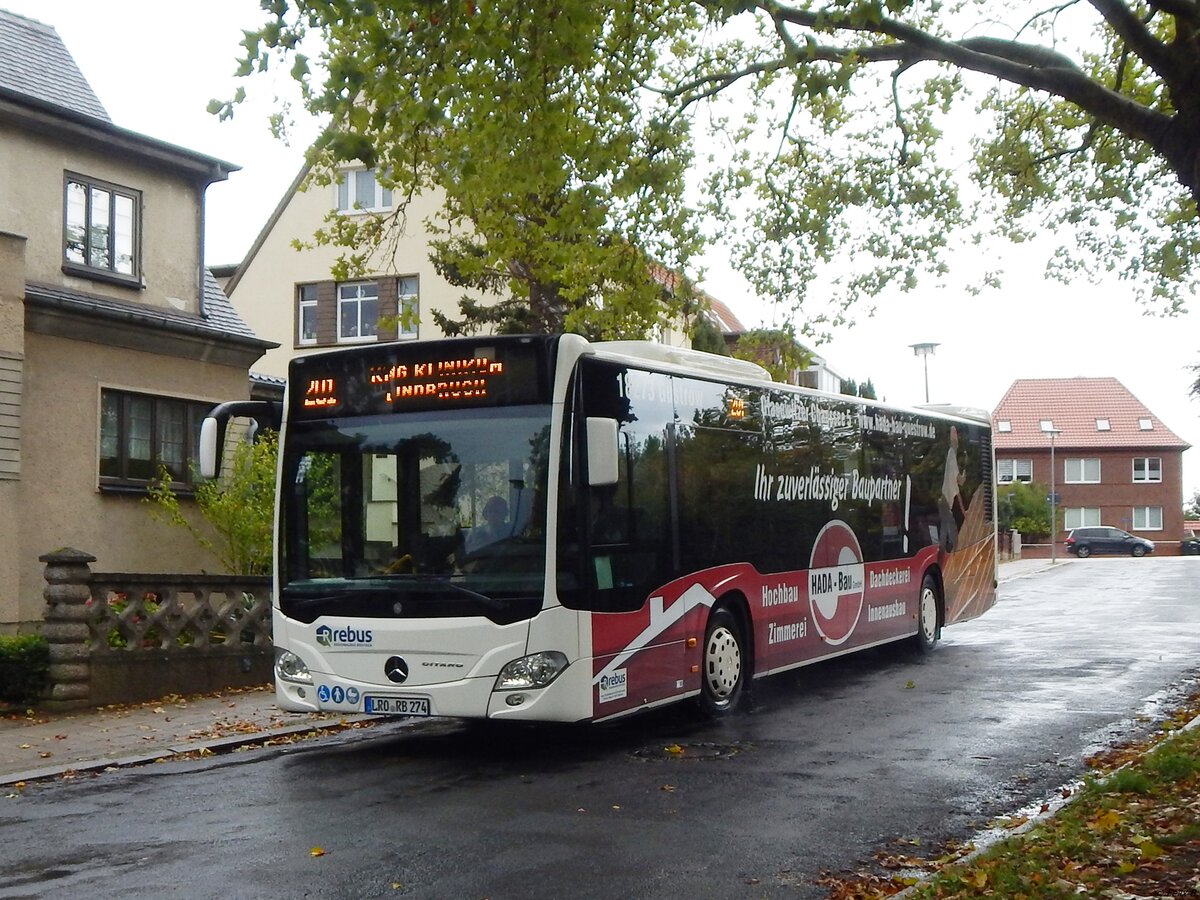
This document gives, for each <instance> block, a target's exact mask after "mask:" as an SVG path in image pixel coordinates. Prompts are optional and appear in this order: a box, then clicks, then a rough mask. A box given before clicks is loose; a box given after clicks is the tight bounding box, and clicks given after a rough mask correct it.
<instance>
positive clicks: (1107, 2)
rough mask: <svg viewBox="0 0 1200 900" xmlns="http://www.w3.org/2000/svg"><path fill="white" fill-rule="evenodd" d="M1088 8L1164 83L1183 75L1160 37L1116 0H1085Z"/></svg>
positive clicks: (1176, 61) (1177, 81) (1171, 82)
mask: <svg viewBox="0 0 1200 900" xmlns="http://www.w3.org/2000/svg"><path fill="white" fill-rule="evenodd" d="M1088 2H1089V3H1090V4H1091V5H1092V8H1093V9H1095V10H1096V12H1098V13H1100V15H1101V16H1103V17H1104V21H1105V22H1107V23H1108V24H1109V27H1110V28H1112V30H1113V31H1115V32H1116V33H1117V34H1118V35H1119V36H1120V37H1121V38H1122V39H1123V40H1124V41H1125V43H1126V44H1127V45H1129V47H1130V48H1131V49H1132V50H1133V52H1134V53H1136V54H1137V55H1138V56H1140V57H1141V58H1142V59H1143V60H1145V61H1146V65H1148V66H1150V68H1152V69H1153V70H1154V71H1155V72H1157V73H1158V74H1159V75H1160V76H1161V77H1162V79H1163V80H1164V81H1166V82H1167V83H1168V84H1178V83H1179V80H1180V78H1181V77H1182V76H1183V72H1182V71H1181V67H1180V65H1179V62H1178V60H1177V59H1176V58H1175V56H1174V55H1173V54H1172V53H1171V52H1170V51H1169V50H1168V49H1167V48H1166V47H1165V46H1164V45H1163V43H1162V41H1160V40H1159V39H1158V38H1156V37H1155V36H1154V35H1153V34H1151V33H1150V30H1149V29H1148V28H1147V27H1146V25H1145V23H1144V22H1142V20H1141V19H1139V18H1138V17H1137V16H1136V15H1134V13H1133V10H1132V9H1130V8H1129V7H1128V6H1126V5H1125V4H1124V3H1120V2H1118V0H1088Z"/></svg>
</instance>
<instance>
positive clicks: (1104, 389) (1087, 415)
mask: <svg viewBox="0 0 1200 900" xmlns="http://www.w3.org/2000/svg"><path fill="white" fill-rule="evenodd" d="M1046 419H1048V420H1049V421H1050V422H1052V423H1053V425H1052V427H1053V428H1054V429H1055V430H1056V431H1058V432H1060V433H1059V435H1058V437H1057V438H1056V439H1055V445H1056V446H1058V447H1060V448H1062V447H1079V448H1085V447H1087V448H1090V447H1095V448H1104V447H1113V448H1117V447H1161V448H1178V449H1180V450H1183V449H1186V448H1187V447H1189V446H1191V445H1190V444H1188V443H1187V441H1185V440H1183V439H1182V438H1180V437H1179V436H1178V435H1177V434H1175V433H1174V432H1172V431H1171V429H1169V428H1167V426H1166V425H1164V424H1163V423H1162V420H1160V419H1159V418H1158V417H1157V416H1156V415H1154V413H1152V412H1150V410H1149V409H1147V408H1146V406H1145V404H1143V403H1142V401H1140V400H1139V399H1138V398H1137V397H1135V396H1134V395H1133V394H1131V393H1130V392H1129V389H1128V388H1127V387H1125V385H1123V384H1121V382H1119V381H1118V380H1117V379H1115V378H1022V379H1018V380H1017V381H1014V382H1013V383H1012V387H1010V388H1009V389H1008V392H1007V393H1006V394H1005V395H1004V397H1003V398H1002V399H1001V400H1000V403H999V404H998V405H997V406H996V410H995V412H993V413H992V440H993V443H994V444H995V447H996V449H998V450H999V449H1025V448H1032V447H1038V448H1041V447H1045V446H1047V445H1048V442H1049V438H1048V437H1047V436H1046V434H1045V433H1044V432H1043V431H1042V427H1041V423H1042V421H1043V420H1046ZM1143 419H1149V420H1150V425H1151V427H1150V428H1149V429H1143V428H1142V427H1141V420H1143ZM1098 420H1106V421H1107V422H1108V426H1109V428H1108V430H1107V431H1105V430H1101V429H1100V428H1099V427H1098V426H1097V422H1098ZM1004 422H1008V423H1009V427H1010V429H1011V430H1009V431H1002V430H1001V425H1002V423H1004Z"/></svg>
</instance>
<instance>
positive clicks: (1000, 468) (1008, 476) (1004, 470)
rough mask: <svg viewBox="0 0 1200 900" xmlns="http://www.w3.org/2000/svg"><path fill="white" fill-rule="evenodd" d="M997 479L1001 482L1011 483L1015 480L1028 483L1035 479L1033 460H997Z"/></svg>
mask: <svg viewBox="0 0 1200 900" xmlns="http://www.w3.org/2000/svg"><path fill="white" fill-rule="evenodd" d="M996 480H997V481H998V482H999V483H1000V484H1009V483H1011V482H1013V481H1023V482H1025V483H1026V484H1028V483H1029V482H1031V481H1033V460H1031V459H998V460H996Z"/></svg>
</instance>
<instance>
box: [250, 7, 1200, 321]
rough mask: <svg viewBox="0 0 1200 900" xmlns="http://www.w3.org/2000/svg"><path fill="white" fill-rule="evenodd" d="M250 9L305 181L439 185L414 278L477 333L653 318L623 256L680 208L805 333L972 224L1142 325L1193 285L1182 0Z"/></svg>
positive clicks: (376, 233) (1195, 156)
mask: <svg viewBox="0 0 1200 900" xmlns="http://www.w3.org/2000/svg"><path fill="white" fill-rule="evenodd" d="M263 6H264V9H266V10H267V12H268V16H269V18H268V21H267V23H266V24H265V25H264V27H263V28H262V29H261V30H259V31H257V32H254V33H250V34H247V36H246V40H245V42H244V46H245V50H246V53H245V61H244V65H243V71H244V72H246V73H247V74H249V73H251V72H253V71H255V70H259V69H262V68H264V67H265V66H266V65H267V64H268V63H269V62H270V61H271V60H272V59H274V58H275V57H277V56H283V57H285V58H289V59H290V62H291V65H292V68H291V71H292V72H293V74H294V76H295V77H296V78H297V79H299V80H300V81H301V82H302V84H303V86H304V90H305V102H306V104H307V106H308V107H309V108H310V109H311V110H312V111H313V112H316V113H318V114H320V115H323V116H325V117H327V119H328V121H329V123H330V128H329V130H328V131H327V132H326V133H325V136H324V137H323V138H322V139H321V141H320V142H318V144H317V146H316V147H315V148H314V149H313V151H312V154H311V159H312V161H313V163H314V165H315V166H316V172H317V177H318V178H321V177H324V178H326V179H328V178H330V177H332V175H331V173H332V172H333V171H334V170H335V168H336V166H337V164H338V163H340V162H345V161H350V160H361V161H363V162H365V163H366V164H368V165H373V166H375V167H377V168H378V169H379V170H380V171H381V172H385V173H387V176H388V177H389V178H390V179H391V180H392V182H393V184H394V187H395V189H396V190H397V192H398V196H400V197H402V198H403V197H406V196H410V195H412V194H413V193H414V192H420V191H426V190H430V189H433V188H434V187H440V188H442V189H444V190H445V196H446V203H445V206H444V208H443V209H442V212H441V214H440V215H439V216H438V217H437V218H436V221H433V222H432V223H430V226H431V227H432V228H433V229H434V230H435V232H436V233H437V235H438V238H439V242H438V244H437V249H436V253H437V259H438V264H439V267H440V268H441V269H442V271H443V272H445V273H446V274H447V275H448V277H450V278H451V280H452V281H455V282H456V283H461V284H464V285H471V286H475V287H483V288H486V289H491V290H494V291H496V292H498V293H499V294H500V295H501V297H505V298H508V300H509V305H508V307H506V308H505V309H503V310H502V312H501V315H502V316H503V317H504V321H503V322H500V323H494V324H500V325H505V323H507V325H509V326H512V327H519V328H536V329H539V330H540V329H543V328H544V329H548V330H556V329H558V328H567V329H572V330H580V331H584V332H585V333H591V332H605V333H642V332H644V331H646V330H647V328H648V327H650V326H651V325H652V324H653V323H654V322H656V321H662V320H663V319H664V317H665V316H668V315H670V314H672V313H673V312H675V311H676V310H677V309H678V305H677V304H678V303H679V302H680V300H679V295H677V294H673V293H672V292H669V291H667V292H665V291H662V290H661V284H660V282H661V281H662V279H661V278H656V277H655V274H654V273H655V272H661V271H663V270H662V269H659V268H658V267H657V266H655V265H650V264H649V263H651V262H658V263H661V264H662V265H663V266H665V267H666V269H668V270H683V269H686V266H687V264H688V260H689V258H690V257H691V255H692V253H693V251H694V250H695V249H696V246H697V245H696V236H697V231H696V227H697V226H696V222H695V221H694V217H693V216H692V215H691V212H690V210H689V207H688V203H687V198H688V197H689V196H693V197H696V198H700V199H701V200H702V201H703V202H704V204H705V205H706V207H707V211H708V212H710V213H714V214H715V215H716V217H717V221H719V222H722V223H724V225H725V226H726V229H725V230H724V231H721V232H719V233H718V237H719V239H720V240H722V241H723V242H724V244H725V246H726V247H727V248H728V250H729V252H730V254H731V258H732V260H733V261H734V263H735V264H736V265H737V266H738V267H739V268H740V269H741V270H742V272H743V273H744V274H746V275H747V276H748V277H749V278H750V280H751V283H752V284H753V285H754V287H755V288H756V289H757V290H758V292H759V293H760V294H761V295H763V296H764V297H767V298H770V299H774V300H776V301H778V302H781V303H784V304H788V305H798V304H800V303H801V302H802V301H803V300H804V299H805V297H806V296H807V294H808V293H809V291H810V286H811V285H812V284H813V283H814V282H815V281H817V279H818V278H819V277H820V276H822V275H826V276H828V278H829V279H830V280H826V281H822V282H818V283H821V284H822V285H823V287H822V294H823V295H824V296H825V297H832V298H834V299H833V301H832V305H831V306H827V307H813V306H812V305H811V304H810V306H809V307H808V308H806V309H805V311H804V313H803V315H802V324H803V325H806V326H810V325H813V324H814V323H817V324H819V323H820V322H821V321H823V320H824V321H838V320H839V319H841V318H842V317H843V316H844V315H845V312H846V310H848V309H849V308H850V307H851V306H852V305H853V304H854V303H856V302H859V301H861V300H862V299H863V298H865V297H870V296H873V295H876V294H878V293H880V292H881V291H883V290H885V289H887V288H889V287H899V288H903V289H907V288H911V287H913V286H915V285H916V284H917V283H918V279H919V277H920V276H922V275H929V274H933V275H937V274H940V273H942V272H944V271H945V270H946V268H947V267H948V266H949V265H951V263H952V262H954V261H956V260H957V259H972V265H974V266H977V265H978V262H977V260H976V259H973V258H972V257H970V256H969V255H967V254H961V255H958V256H955V255H954V254H953V253H952V252H951V251H953V250H957V249H958V242H960V241H963V240H967V239H971V238H973V239H982V238H983V237H984V236H985V235H987V234H989V233H998V234H1000V235H1003V236H1006V237H1010V238H1016V239H1022V238H1027V237H1029V236H1030V235H1031V234H1034V233H1037V234H1041V235H1051V236H1052V237H1053V239H1054V240H1056V241H1058V244H1057V253H1056V254H1055V255H1054V263H1055V266H1056V271H1057V272H1058V273H1059V274H1061V275H1063V276H1064V277H1073V276H1075V275H1078V274H1080V273H1083V274H1089V275H1099V274H1101V273H1103V272H1106V271H1107V272H1113V273H1115V274H1116V275H1117V276H1119V277H1121V278H1123V279H1126V280H1127V281H1128V284H1129V287H1130V291H1131V294H1134V295H1138V296H1139V297H1140V298H1141V299H1143V300H1147V301H1150V302H1152V303H1153V304H1154V305H1155V306H1156V307H1157V308H1160V309H1165V310H1167V311H1172V310H1178V309H1179V308H1181V306H1182V304H1183V302H1184V300H1185V299H1186V298H1187V297H1188V296H1189V295H1190V293H1191V292H1192V291H1193V290H1194V288H1195V285H1196V265H1197V263H1196V259H1197V252H1196V251H1197V248H1198V246H1200V221H1198V218H1197V198H1198V197H1200V3H1198V2H1197V0H1165V2H1150V3H1133V4H1126V3H1120V2H1116V0H1066V2H1057V3H1055V4H1053V5H1047V6H1035V5H1029V4H1026V3H1023V2H1010V3H1005V4H996V3H987V2H981V0H958V2H953V3H941V2H935V0H930V2H912V0H883V2H870V0H826V2H793V3H785V2H778V0H691V2H688V0H623V2H619V3H618V2H608V0H560V2H545V0H534V2H529V0H520V2H516V0H496V2H494V3H490V4H477V3H476V2H474V0H454V2H445V3H433V2H428V0H392V2H385V0H378V2H372V0H323V2H317V0H299V2H293V3H291V4H289V3H287V2H284V0H264V2H263ZM310 45H311V46H312V47H313V48H315V49H312V50H311V51H309V50H306V48H309V47H310ZM305 52H311V53H312V54H313V57H314V58H313V60H312V65H310V60H309V58H308V57H306V56H305V55H304V54H305ZM227 111H228V108H227ZM957 137H961V138H962V139H961V140H955V138H957ZM689 171H690V172H691V173H692V174H693V175H695V176H696V181H694V182H693V183H692V186H693V187H695V186H696V185H700V184H702V186H703V190H701V191H695V192H693V193H692V194H689V193H688V190H687V187H688V185H687V179H686V176H687V174H688V172H689ZM968 174H969V175H970V176H971V178H970V179H968V178H967V177H966V175H968ZM701 178H702V179H703V180H702V181H701V180H700V179H701ZM399 215H400V216H401V217H402V216H403V206H401V208H400V211H399ZM361 221H362V220H360V219H356V220H355V222H353V223H348V222H345V221H343V222H335V223H332V224H331V226H330V228H329V229H327V230H326V234H325V235H324V238H325V239H332V240H335V241H337V242H340V243H343V244H346V245H348V246H352V247H356V248H358V249H357V250H356V251H355V254H357V255H355V254H352V255H351V261H360V262H361V260H362V258H363V253H364V251H363V250H362V248H363V247H364V246H367V247H370V246H372V245H373V244H378V243H379V242H381V241H383V240H385V239H384V237H382V236H383V235H385V234H386V231H387V229H386V228H385V227H382V226H385V225H389V224H393V223H374V224H370V225H368V227H366V228H364V227H361V225H357V224H356V223H359V222H361ZM980 278H981V281H986V279H987V278H988V274H987V273H986V272H985V273H983V274H981V275H980ZM681 283H682V282H681ZM601 297H603V301H602V302H601V300H600V298H601ZM672 298H674V299H672ZM664 300H665V301H668V303H675V304H676V306H675V307H674V308H664V306H663V302H664ZM526 307H527V310H526V311H524V312H523V311H522V310H525V308H526ZM465 312H467V313H469V314H470V315H469V316H468V319H469V318H471V317H472V316H473V317H474V318H475V319H477V320H479V321H482V320H484V319H485V318H486V315H487V314H486V313H485V312H483V311H482V310H481V309H478V308H474V309H472V308H467V309H466V310H465ZM522 316H524V318H523V319H522ZM622 323H628V324H627V325H626V324H622Z"/></svg>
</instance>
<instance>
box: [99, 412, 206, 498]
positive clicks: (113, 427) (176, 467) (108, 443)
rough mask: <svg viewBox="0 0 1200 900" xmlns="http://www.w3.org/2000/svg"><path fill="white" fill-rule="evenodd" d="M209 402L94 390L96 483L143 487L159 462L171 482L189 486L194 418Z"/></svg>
mask: <svg viewBox="0 0 1200 900" xmlns="http://www.w3.org/2000/svg"><path fill="white" fill-rule="evenodd" d="M212 407H213V404H211V403H196V402H193V401H189V400H178V399H175V398H171V397H155V396H151V395H150V394H134V393H129V392H126V391H113V390H107V389H106V390H103V391H101V393H100V486H101V488H104V487H109V488H118V489H119V488H144V487H145V486H146V484H147V483H148V482H150V481H152V480H157V479H158V478H159V476H160V470H161V469H163V468H165V469H166V470H167V472H168V473H169V475H170V478H171V483H172V484H174V485H177V486H184V487H186V486H189V485H191V484H192V483H193V481H194V477H193V472H194V470H195V464H196V461H197V454H198V447H199V443H200V423H201V422H202V421H203V420H204V417H205V416H207V415H208V413H209V411H210V410H211V409H212Z"/></svg>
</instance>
